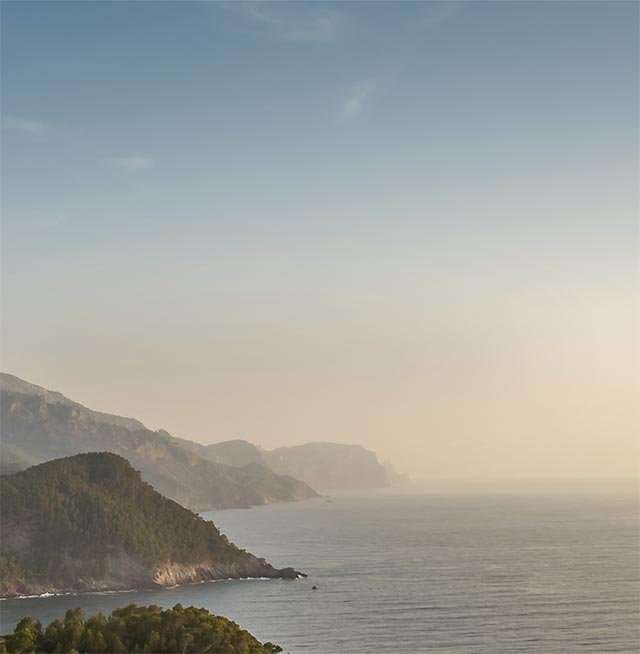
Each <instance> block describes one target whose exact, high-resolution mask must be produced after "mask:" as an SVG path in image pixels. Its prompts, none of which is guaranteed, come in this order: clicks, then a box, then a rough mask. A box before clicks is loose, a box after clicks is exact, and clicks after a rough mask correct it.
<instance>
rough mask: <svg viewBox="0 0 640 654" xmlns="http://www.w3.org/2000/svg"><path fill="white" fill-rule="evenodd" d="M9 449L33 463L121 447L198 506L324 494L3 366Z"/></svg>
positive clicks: (0, 387) (0, 399)
mask: <svg viewBox="0 0 640 654" xmlns="http://www.w3.org/2000/svg"><path fill="white" fill-rule="evenodd" d="M0 412H1V415H2V422H1V424H0V435H1V438H2V452H3V455H4V456H5V457H6V458H7V460H10V461H11V462H12V463H13V465H11V466H8V465H5V466H2V467H3V469H4V471H5V472H7V471H8V472H14V471H15V469H17V467H18V466H17V465H16V463H15V462H21V463H22V465H26V464H29V465H33V464H36V463H42V462H44V461H48V460H51V459H55V458H59V457H64V456H70V455H73V454H78V453H81V452H90V451H96V450H101V451H109V452H114V453H116V454H120V455H121V456H123V457H125V458H126V459H127V460H128V461H130V462H131V463H132V464H133V465H134V466H135V467H136V468H137V469H139V470H140V471H141V473H142V478H143V479H144V480H145V481H148V482H149V483H150V484H152V485H153V486H154V487H155V488H156V490H158V491H159V492H161V493H162V494H163V495H166V496H167V497H169V498H171V499H174V500H176V501H177V502H179V503H180V504H182V505H183V506H186V507H188V508H190V509H193V510H194V511H207V510H211V509H222V508H240V507H248V506H252V505H260V504H267V503H269V502H281V501H294V500H303V499H307V498H310V497H316V496H317V494H316V493H315V491H314V490H313V489H312V488H310V487H309V486H308V484H306V483H304V482H301V481H298V480H296V479H293V478H291V477H289V476H286V475H278V474H276V473H274V472H273V471H272V470H271V469H270V468H269V467H267V466H265V465H258V464H252V465H247V466H242V467H234V466H230V465H224V464H222V463H216V462H214V461H210V460H208V459H207V458H205V457H203V456H201V455H200V454H199V453H198V452H197V450H196V449H195V448H192V447H187V446H186V445H185V443H188V441H180V440H179V439H175V438H172V437H171V435H170V434H168V433H167V432H163V431H157V432H156V431H151V430H149V429H146V428H145V427H144V425H143V424H142V423H141V422H139V421H137V420H134V419H131V418H122V417H120V416H111V415H110V414H106V413H101V412H98V411H93V410H91V409H87V408H86V407H84V406H82V405H81V404H78V403H77V402H73V401H72V400H69V399H68V398H66V397H64V396H63V395H61V394H60V393H55V392H52V391H47V390H45V389H43V388H40V387H38V386H34V385H33V384H29V383H27V382H23V381H22V380H20V379H18V378H17V377H13V376H12V375H6V374H0Z"/></svg>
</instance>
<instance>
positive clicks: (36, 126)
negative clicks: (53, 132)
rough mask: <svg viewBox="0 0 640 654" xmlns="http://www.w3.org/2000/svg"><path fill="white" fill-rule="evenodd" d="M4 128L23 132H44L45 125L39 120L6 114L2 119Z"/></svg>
mask: <svg viewBox="0 0 640 654" xmlns="http://www.w3.org/2000/svg"><path fill="white" fill-rule="evenodd" d="M2 126H3V127H4V129H6V130H9V131H11V132H23V133H24V134H43V133H44V132H45V129H46V128H45V125H44V123H41V122H40V121H39V120H30V119H26V118H18V117H17V116H5V117H4V118H3V119H2Z"/></svg>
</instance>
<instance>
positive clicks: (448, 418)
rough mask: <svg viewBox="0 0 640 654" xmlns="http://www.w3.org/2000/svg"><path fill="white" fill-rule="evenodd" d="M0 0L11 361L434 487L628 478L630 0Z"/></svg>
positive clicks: (44, 380)
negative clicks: (376, 461)
mask: <svg viewBox="0 0 640 654" xmlns="http://www.w3.org/2000/svg"><path fill="white" fill-rule="evenodd" d="M1 10H2V62H3V63H2V151H3V160H2V191H3V200H2V217H3V250H2V255H3V256H2V265H3V269H2V273H3V275H2V280H3V281H2V300H3V302H2V308H3V317H4V328H3V339H2V346H3V347H2V350H3V352H2V359H3V362H2V367H3V369H4V370H5V371H7V372H11V373H13V374H16V375H18V376H20V377H23V378H25V379H27V380H29V381H31V382H34V383H37V384H40V385H43V386H46V387H48V388H52V389H55V390H60V391H62V392H64V393H65V394H66V395H68V396H70V397H71V398H73V399H76V400H78V401H80V402H82V403H83V404H86V405H88V406H90V407H92V408H96V409H101V410H105V411H110V412H114V413H119V414H123V415H131V416H135V417H138V418H140V419H141V420H143V421H144V422H145V423H146V424H147V425H148V426H150V427H153V428H159V427H162V428H165V429H167V430H169V431H171V432H172V433H174V434H175V435H179V436H183V437H187V438H192V439H194V440H199V441H202V442H212V441H216V440H223V439H226V438H237V437H243V438H247V439H249V440H252V441H254V442H257V443H259V444H261V445H263V446H265V447H275V446H278V445H286V444H294V443H302V442H306V441H310V440H334V441H342V442H357V443H361V444H363V445H365V446H368V447H370V448H372V449H374V450H376V451H377V452H378V453H379V455H380V456H381V458H386V457H391V458H393V460H394V461H395V462H396V463H397V465H398V467H399V468H401V469H403V470H407V471H409V472H410V473H411V474H412V475H414V476H417V477H425V478H429V479H444V478H462V479H507V480H512V479H516V478H532V477H535V478H550V477H569V478H591V477H600V478H607V477H629V476H633V475H635V474H637V472H638V455H639V446H638V431H639V426H640V414H639V410H638V408H637V406H635V404H637V403H638V391H639V386H638V369H639V355H638V340H637V328H638V322H637V315H636V308H637V299H638V297H637V291H638V193H637V184H638V179H639V178H638V172H639V171H638V168H639V165H638V150H639V131H638V97H639V89H638V42H639V37H638V19H639V16H638V14H639V5H638V4H637V3H635V2H608V1H607V2H555V3H551V2H498V3H495V4H494V3H491V2H469V3H466V4H465V3H460V4H458V3H453V2H451V3H442V4H430V3H427V2H422V3H415V4H414V3H410V2H404V3H380V2H378V3H364V2H360V3H336V4H332V3H323V4H313V3H278V4H271V3H247V4H244V3H234V4H226V3H216V4H214V3H189V2H174V3H172V2H155V3H152V2H138V3H124V2H102V3H100V2H86V3H77V2H71V3H65V2H45V3H39V2H6V1H5V2H2V6H1Z"/></svg>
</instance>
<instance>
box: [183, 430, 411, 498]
mask: <svg viewBox="0 0 640 654" xmlns="http://www.w3.org/2000/svg"><path fill="white" fill-rule="evenodd" d="M189 448H190V449H191V451H193V452H195V453H197V454H198V455H199V456H201V457H203V458H206V459H209V460H210V461H215V462H216V463H221V464H226V465H247V464H249V463H253V464H260V465H263V466H267V467H269V468H270V469H271V470H273V471H274V472H276V473H278V474H279V475H288V476H290V477H294V478H296V479H301V480H303V481H305V482H307V484H309V485H310V486H312V487H314V488H326V489H338V488H380V487H384V486H392V485H395V484H400V483H406V481H407V480H408V478H407V477H406V475H399V474H398V473H397V472H396V471H395V469H394V468H393V465H392V464H391V463H390V462H387V463H385V464H381V463H380V462H379V461H378V459H377V457H376V455H375V453H374V452H371V451H370V450H366V449H365V448H364V447H361V446H360V445H345V444H341V443H307V444H306V445H299V446H293V447H279V448H278V449H276V450H264V449H261V448H259V447H257V446H256V445H254V444H253V443H249V442H247V441H243V440H233V441H224V442H222V443H212V444H211V445H198V444H197V443H190V444H189Z"/></svg>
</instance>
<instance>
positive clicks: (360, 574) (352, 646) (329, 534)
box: [0, 489, 640, 654]
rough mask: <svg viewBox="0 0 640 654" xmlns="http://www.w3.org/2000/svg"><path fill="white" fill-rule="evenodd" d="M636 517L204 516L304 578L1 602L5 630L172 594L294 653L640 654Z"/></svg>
mask: <svg viewBox="0 0 640 654" xmlns="http://www.w3.org/2000/svg"><path fill="white" fill-rule="evenodd" d="M639 512H640V507H639V504H638V498H637V497H636V496H634V495H631V494H627V495H622V494H603V495H593V494H580V495H578V494H573V495H572V494H562V495H551V494H542V493H538V494H535V493H532V494H489V493H483V494H462V493H459V494H445V493H433V492H424V491H419V490H413V489H412V490H394V489H391V490H384V491H372V492H340V493H329V494H328V497H323V498H320V499H317V500H310V501H307V502H301V503H294V504H277V505H271V506H266V507H259V508H253V509H250V510H232V511H216V512H210V513H206V514H204V516H205V517H207V518H210V519H213V520H214V521H215V522H216V524H218V526H219V527H220V528H221V530H222V531H223V532H224V533H226V534H227V535H228V536H229V537H230V538H231V539H232V540H233V541H234V542H236V543H237V544H238V545H240V546H241V547H244V548H246V549H248V550H250V551H252V552H254V553H255V554H257V555H258V556H264V557H266V558H267V559H268V560H270V561H271V562H272V563H273V564H274V565H277V566H289V565H293V566H295V567H296V568H297V569H299V570H302V571H304V572H307V573H308V574H309V577H308V579H305V580H299V581H281V580H275V581H274V580H272V581H266V580H252V581H223V582H213V583H205V584H199V585H194V586H186V587H181V588H174V589H166V590H158V591H145V592H132V593H113V594H95V595H77V596H64V597H49V598H29V599H20V600H6V601H2V602H0V618H1V621H2V625H1V626H2V631H3V632H6V631H8V630H11V629H12V628H13V626H14V625H15V623H16V622H17V620H18V619H19V618H20V617H22V616H23V615H26V614H30V615H33V616H35V617H36V618H38V619H39V620H41V621H42V622H43V623H48V622H49V621H51V620H52V619H53V618H55V617H58V616H62V615H63V614H64V612H65V611H66V610H67V609H68V608H70V607H75V606H81V607H83V608H84V610H85V612H86V613H87V614H93V613H96V612H98V611H102V612H103V613H108V612H109V611H110V610H111V609H112V608H114V607H117V606H123V605H126V604H130V603H132V602H135V603H137V604H150V603H155V604H160V605H161V606H165V607H169V606H173V605H174V604H176V603H178V602H180V603H182V604H183V605H185V606H188V605H191V604H193V605H196V606H203V607H205V608H207V609H209V610H210V611H213V612H215V613H218V614H221V615H225V616H227V617H229V618H231V619H233V620H235V621H237V622H239V623H240V624H241V625H242V626H243V627H244V628H246V629H248V630H249V631H251V632H252V633H254V634H255V635H256V636H257V637H258V638H259V639H260V640H263V641H264V640H271V641H273V642H275V643H279V644H280V645H282V646H283V647H284V649H285V652H291V654H375V653H377V652H380V653H382V652H384V653H385V654H389V653H391V652H393V654H417V653H419V652H438V653H440V654H454V653H455V654H459V653H461V652H481V653H483V654H484V653H486V654H500V653H505V654H507V653H508V654H514V653H516V652H539V653H541V654H570V653H574V652H575V653H586V652H597V653H598V654H603V653H605V652H634V653H636V652H640V549H639V548H640V520H639ZM314 585H315V586H317V590H315V591H314V590H312V586H314Z"/></svg>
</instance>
